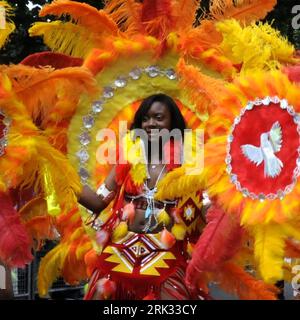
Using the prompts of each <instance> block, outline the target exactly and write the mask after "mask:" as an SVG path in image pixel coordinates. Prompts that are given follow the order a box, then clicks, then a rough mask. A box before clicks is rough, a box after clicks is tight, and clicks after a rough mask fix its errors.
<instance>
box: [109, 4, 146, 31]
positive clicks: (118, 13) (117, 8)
mask: <svg viewBox="0 0 300 320" xmlns="http://www.w3.org/2000/svg"><path fill="white" fill-rule="evenodd" d="M141 9H142V4H141V3H138V2H136V1H135V0H111V1H107V3H106V5H105V8H104V11H105V12H106V13H108V14H109V16H110V17H111V18H112V19H113V20H114V21H115V22H116V23H117V24H118V26H119V28H120V30H121V31H123V32H125V33H126V34H127V35H133V34H136V33H143V32H144V26H143V24H142V21H141Z"/></svg>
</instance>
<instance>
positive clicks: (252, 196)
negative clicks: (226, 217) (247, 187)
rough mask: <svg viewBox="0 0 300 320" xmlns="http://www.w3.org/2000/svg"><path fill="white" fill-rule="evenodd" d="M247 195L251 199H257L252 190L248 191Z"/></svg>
mask: <svg viewBox="0 0 300 320" xmlns="http://www.w3.org/2000/svg"><path fill="white" fill-rule="evenodd" d="M249 197H250V198H251V199H252V200H256V199H257V196H256V194H255V193H253V192H250V193H249Z"/></svg>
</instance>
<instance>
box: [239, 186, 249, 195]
mask: <svg viewBox="0 0 300 320" xmlns="http://www.w3.org/2000/svg"><path fill="white" fill-rule="evenodd" d="M241 191H242V194H243V196H244V197H249V191H248V189H246V188H243V189H242V190H241Z"/></svg>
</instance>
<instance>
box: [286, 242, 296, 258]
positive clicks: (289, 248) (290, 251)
mask: <svg viewBox="0 0 300 320" xmlns="http://www.w3.org/2000/svg"><path fill="white" fill-rule="evenodd" d="M285 256H286V257H290V258H298V259H299V258H300V243H297V242H295V241H292V240H289V239H288V240H286V242H285Z"/></svg>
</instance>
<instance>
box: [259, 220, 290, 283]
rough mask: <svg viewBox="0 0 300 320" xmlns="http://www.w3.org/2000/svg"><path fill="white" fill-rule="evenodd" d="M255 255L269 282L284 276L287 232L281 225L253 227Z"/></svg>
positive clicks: (263, 276)
mask: <svg viewBox="0 0 300 320" xmlns="http://www.w3.org/2000/svg"><path fill="white" fill-rule="evenodd" d="M253 234H254V237H255V241H254V256H255V259H256V261H257V263H258V269H259V272H260V274H261V276H262V278H263V279H264V281H266V282H267V283H275V282H276V281H278V280H281V279H282V277H283V270H282V265H283V259H284V244H285V241H284V240H285V233H284V232H283V230H282V228H281V226H280V225H276V224H268V225H257V226H255V227H254V228H253Z"/></svg>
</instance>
